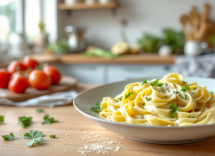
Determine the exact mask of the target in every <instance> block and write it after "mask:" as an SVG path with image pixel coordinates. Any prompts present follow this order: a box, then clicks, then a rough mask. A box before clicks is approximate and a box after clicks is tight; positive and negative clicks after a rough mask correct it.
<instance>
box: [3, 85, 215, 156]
mask: <svg viewBox="0 0 215 156" xmlns="http://www.w3.org/2000/svg"><path fill="white" fill-rule="evenodd" d="M92 87H93V85H83V84H82V85H78V88H77V89H78V91H83V90H86V89H89V88H92ZM36 110H37V108H36V107H25V108H18V107H9V106H0V115H4V116H5V121H4V123H3V124H1V125H0V127H1V135H8V134H9V133H10V132H12V133H13V134H14V135H15V138H14V140H12V141H4V139H3V138H0V151H1V155H32V156H37V155H41V156H43V155H45V156H52V155H62V156H67V155H68V156H71V155H73V156H83V155H82V154H81V153H78V151H84V150H83V147H84V145H87V147H88V148H90V147H92V145H95V144H96V143H98V144H99V145H104V146H102V147H112V148H114V150H116V147H117V146H118V147H120V151H119V152H115V154H113V153H112V152H113V150H112V152H110V153H109V154H108V155H115V156H130V155H135V156H143V155H147V156H149V155H150V156H173V155H174V156H182V155H183V156H197V155H198V156H206V155H214V153H215V149H214V144H213V143H214V142H215V137H211V138H207V139H205V140H202V141H200V142H196V143H191V144H183V145H156V144H148V143H142V142H138V141H134V140H131V139H128V138H126V137H124V136H122V135H118V134H115V133H112V132H110V131H107V130H105V129H103V128H101V127H99V126H97V125H96V124H94V123H92V122H91V121H89V120H87V119H86V118H85V117H84V116H82V115H81V114H80V113H78V112H77V111H76V110H75V108H74V107H73V106H72V105H68V106H62V107H55V108H53V109H52V108H44V111H45V113H37V111H36ZM45 114H49V115H50V116H51V117H54V118H55V119H56V120H58V122H56V123H52V124H50V125H42V124H41V122H42V121H43V117H44V115H45ZM22 115H26V116H32V117H33V119H32V121H33V123H32V124H31V128H28V129H23V128H22V127H21V126H20V125H18V124H17V123H18V117H19V116H22ZM30 130H38V131H42V132H43V134H44V135H45V136H44V141H43V142H41V143H38V144H37V145H34V146H33V147H27V146H25V144H26V143H27V142H28V141H30V140H27V139H24V138H23V135H24V133H27V132H29V131H30ZM52 134H55V135H56V138H50V136H49V135H52ZM93 139H94V140H97V142H94V141H92V140H93ZM91 141H92V142H91ZM80 148H82V150H81V149H80ZM87 155H89V156H94V155H101V156H103V154H95V152H92V153H89V154H87ZM104 156H105V155H104Z"/></svg>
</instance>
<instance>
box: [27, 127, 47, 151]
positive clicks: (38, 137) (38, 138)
mask: <svg viewBox="0 0 215 156" xmlns="http://www.w3.org/2000/svg"><path fill="white" fill-rule="evenodd" d="M43 136H44V135H43V133H42V132H39V131H34V130H30V131H29V133H25V134H24V139H33V140H31V141H29V142H27V143H26V144H25V145H26V146H27V147H31V146H32V145H33V144H36V143H39V142H42V141H43Z"/></svg>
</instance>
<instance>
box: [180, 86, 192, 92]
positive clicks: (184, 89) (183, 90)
mask: <svg viewBox="0 0 215 156" xmlns="http://www.w3.org/2000/svg"><path fill="white" fill-rule="evenodd" d="M187 90H190V87H189V86H183V87H182V88H181V91H182V92H186V91H187Z"/></svg>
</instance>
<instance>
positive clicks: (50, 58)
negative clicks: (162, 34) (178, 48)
mask: <svg viewBox="0 0 215 156" xmlns="http://www.w3.org/2000/svg"><path fill="white" fill-rule="evenodd" d="M176 56H177V55H170V56H166V57H161V56H159V55H158V54H137V55H135V54H134V55H131V54H129V55H122V56H119V57H117V58H115V59H112V60H108V59H105V58H100V57H90V58H87V57H84V56H82V55H81V54H68V55H59V56H57V55H51V54H36V55H32V56H31V57H32V58H34V59H35V60H37V61H39V62H47V63H66V64H174V62H175V57H176Z"/></svg>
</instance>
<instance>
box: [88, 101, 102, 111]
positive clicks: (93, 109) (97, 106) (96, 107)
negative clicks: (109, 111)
mask: <svg viewBox="0 0 215 156" xmlns="http://www.w3.org/2000/svg"><path fill="white" fill-rule="evenodd" d="M100 106H101V103H100V102H99V101H97V102H96V106H95V107H92V108H91V109H90V110H91V111H93V112H99V111H101V108H100Z"/></svg>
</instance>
